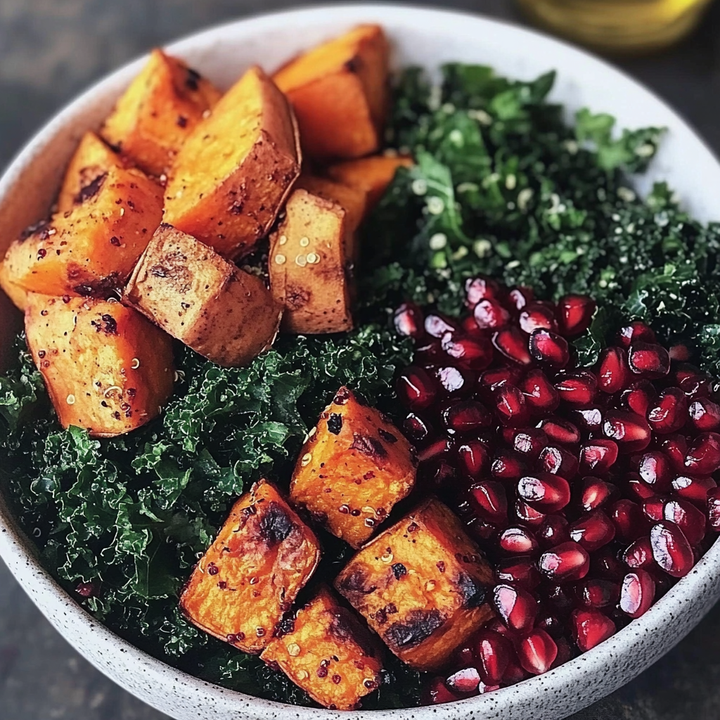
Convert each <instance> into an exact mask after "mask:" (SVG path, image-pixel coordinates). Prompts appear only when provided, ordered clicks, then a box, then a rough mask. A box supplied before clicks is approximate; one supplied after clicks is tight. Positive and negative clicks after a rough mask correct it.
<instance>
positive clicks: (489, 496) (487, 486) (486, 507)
mask: <svg viewBox="0 0 720 720" xmlns="http://www.w3.org/2000/svg"><path fill="white" fill-rule="evenodd" d="M470 500H471V504H472V507H473V509H474V510H476V512H477V513H478V514H479V515H480V517H481V518H482V519H483V520H486V521H487V522H489V523H492V524H494V525H504V524H506V523H507V519H508V503H507V494H506V493H505V488H504V486H503V485H502V483H499V482H497V481H495V480H485V481H484V482H480V483H477V484H476V485H473V486H472V487H471V488H470Z"/></svg>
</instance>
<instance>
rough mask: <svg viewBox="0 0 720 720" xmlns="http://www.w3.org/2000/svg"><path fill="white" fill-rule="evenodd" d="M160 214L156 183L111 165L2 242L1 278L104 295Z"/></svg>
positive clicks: (33, 287) (124, 274) (41, 288)
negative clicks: (59, 207) (69, 204)
mask: <svg viewBox="0 0 720 720" xmlns="http://www.w3.org/2000/svg"><path fill="white" fill-rule="evenodd" d="M161 217H162V191H161V188H160V187H159V186H158V185H157V184H156V183H154V182H153V181H152V180H150V179H149V178H148V177H147V176H146V175H143V174H142V173H141V172H140V171H139V170H132V169H130V170H126V169H123V168H111V169H110V170H108V172H107V174H104V175H100V176H99V177H98V178H97V179H96V180H95V181H94V182H93V183H92V186H90V187H86V188H85V190H84V199H83V202H82V203H81V204H79V205H76V206H75V208H74V209H73V210H72V211H71V212H69V213H66V214H62V213H57V214H55V215H53V217H52V218H51V219H50V221H49V222H42V223H39V224H38V225H35V226H33V227H31V228H28V230H27V231H26V232H25V233H23V235H22V236H21V237H20V238H18V239H17V240H15V242H14V243H13V244H12V245H11V246H10V247H9V248H8V251H7V254H6V255H5V260H4V263H5V265H6V268H5V270H6V273H7V278H8V280H9V281H10V282H13V283H15V284H16V285H19V286H20V287H22V288H24V289H25V290H30V291H32V292H38V293H44V294H46V295H76V296H90V295H96V296H101V297H108V296H109V295H111V294H112V293H113V291H114V290H116V289H118V288H121V287H122V286H123V285H124V284H125V281H126V280H127V278H128V276H129V275H130V272H131V271H132V269H133V267H134V266H135V263H136V262H137V260H138V258H139V257H140V255H141V254H142V252H143V250H145V248H146V246H147V244H148V242H149V241H150V238H151V237H152V234H153V232H154V231H155V229H156V228H157V226H158V225H159V224H160V220H161Z"/></svg>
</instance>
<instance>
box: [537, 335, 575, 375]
mask: <svg viewBox="0 0 720 720" xmlns="http://www.w3.org/2000/svg"><path fill="white" fill-rule="evenodd" d="M528 347H529V348H530V355H532V357H533V358H535V360H537V361H538V362H541V363H545V364H546V365H552V366H553V367H559V368H562V367H565V366H566V365H567V364H568V363H569V362H570V348H569V347H568V344H567V340H565V338H563V337H560V335H558V334H557V333H554V332H551V331H550V330H536V331H535V332H534V333H533V334H532V335H531V336H530V342H529V343H528Z"/></svg>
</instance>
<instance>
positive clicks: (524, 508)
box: [515, 500, 547, 527]
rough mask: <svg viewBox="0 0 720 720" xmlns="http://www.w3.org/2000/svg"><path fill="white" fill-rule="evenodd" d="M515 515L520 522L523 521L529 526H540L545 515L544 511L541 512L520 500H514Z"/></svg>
mask: <svg viewBox="0 0 720 720" xmlns="http://www.w3.org/2000/svg"><path fill="white" fill-rule="evenodd" d="M515 516H516V517H517V519H518V520H519V521H520V522H522V523H525V524H526V525H529V526H530V527H540V525H542V523H543V521H544V520H545V518H546V517H547V516H546V515H545V513H541V512H539V511H537V510H535V509H534V508H531V507H530V506H529V505H528V504H527V503H526V502H523V501H522V500H516V501H515Z"/></svg>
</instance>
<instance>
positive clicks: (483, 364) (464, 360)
mask: <svg viewBox="0 0 720 720" xmlns="http://www.w3.org/2000/svg"><path fill="white" fill-rule="evenodd" d="M440 347H441V348H442V350H443V352H444V353H445V354H446V355H447V356H448V357H450V358H452V359H453V361H454V364H456V365H457V366H458V367H461V368H465V369H466V370H475V371H478V372H480V371H482V370H485V368H487V367H488V366H489V365H490V364H491V363H492V361H493V349H492V345H490V343H488V342H487V340H485V339H484V338H482V339H480V338H478V339H476V338H471V337H459V336H458V335H457V334H455V335H453V334H452V333H445V335H443V337H442V341H441V343H440Z"/></svg>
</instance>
